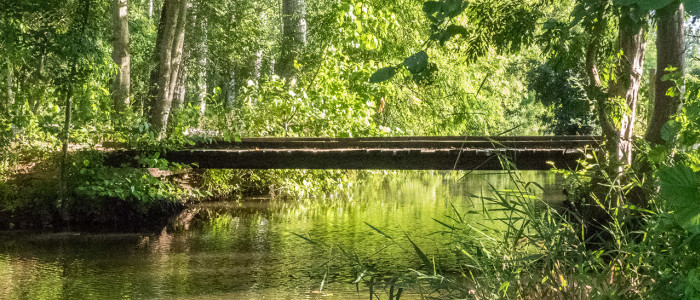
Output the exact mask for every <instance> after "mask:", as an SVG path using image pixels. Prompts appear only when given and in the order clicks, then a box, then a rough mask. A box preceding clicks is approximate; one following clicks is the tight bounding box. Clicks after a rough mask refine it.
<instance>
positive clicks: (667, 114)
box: [645, 1, 685, 145]
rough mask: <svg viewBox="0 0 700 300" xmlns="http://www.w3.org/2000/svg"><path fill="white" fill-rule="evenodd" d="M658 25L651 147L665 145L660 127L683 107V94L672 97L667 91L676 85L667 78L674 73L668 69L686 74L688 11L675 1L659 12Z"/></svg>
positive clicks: (650, 131)
mask: <svg viewBox="0 0 700 300" xmlns="http://www.w3.org/2000/svg"><path fill="white" fill-rule="evenodd" d="M656 15H657V16H658V25H657V29H656V31H657V34H656V35H657V40H656V50H657V59H656V61H657V65H656V69H657V72H658V73H657V76H656V99H654V115H653V116H652V119H651V123H650V124H649V126H648V128H647V132H646V136H645V138H646V140H647V141H648V142H649V143H651V144H652V145H658V144H662V145H663V144H665V141H664V140H663V138H661V128H662V127H663V126H664V124H666V122H668V120H669V119H670V118H671V116H672V115H673V114H675V113H676V112H677V111H678V108H679V107H680V105H681V95H680V92H679V91H675V92H674V93H672V95H670V94H669V93H668V91H669V90H670V89H672V88H676V85H675V82H673V81H671V80H665V79H664V76H665V75H669V74H671V73H672V72H669V71H667V68H669V67H672V68H675V69H676V71H677V72H680V73H681V74H682V73H683V72H684V68H685V65H684V61H683V54H684V52H685V34H684V31H685V29H684V22H685V9H684V8H683V4H682V3H680V2H679V1H674V2H673V3H671V4H669V5H668V6H666V7H664V8H662V9H659V10H657V11H656Z"/></svg>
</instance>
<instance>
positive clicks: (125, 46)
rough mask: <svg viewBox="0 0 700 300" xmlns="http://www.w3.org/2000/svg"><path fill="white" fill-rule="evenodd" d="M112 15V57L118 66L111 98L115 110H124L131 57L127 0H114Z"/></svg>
mask: <svg viewBox="0 0 700 300" xmlns="http://www.w3.org/2000/svg"><path fill="white" fill-rule="evenodd" d="M113 6H114V7H113V8H112V12H113V14H112V17H113V25H114V28H113V30H114V37H113V47H114V49H113V51H112V59H113V60H114V63H116V64H117V66H119V72H118V73H117V78H115V79H114V86H113V90H112V100H113V101H114V108H115V110H116V111H117V112H123V111H125V110H126V109H127V108H128V107H129V104H130V100H129V95H130V85H131V67H130V61H131V57H130V55H129V19H128V5H127V0H114V1H113Z"/></svg>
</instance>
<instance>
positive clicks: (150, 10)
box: [148, 0, 153, 19]
mask: <svg viewBox="0 0 700 300" xmlns="http://www.w3.org/2000/svg"><path fill="white" fill-rule="evenodd" d="M148 18H151V19H152V18H153V0H148Z"/></svg>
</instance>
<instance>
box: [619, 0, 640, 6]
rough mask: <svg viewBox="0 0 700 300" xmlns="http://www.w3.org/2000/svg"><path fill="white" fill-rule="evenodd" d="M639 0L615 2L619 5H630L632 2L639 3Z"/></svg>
mask: <svg viewBox="0 0 700 300" xmlns="http://www.w3.org/2000/svg"><path fill="white" fill-rule="evenodd" d="M637 2H639V0H614V1H613V4H615V5H617V6H628V5H632V4H637Z"/></svg>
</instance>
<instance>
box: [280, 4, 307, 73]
mask: <svg viewBox="0 0 700 300" xmlns="http://www.w3.org/2000/svg"><path fill="white" fill-rule="evenodd" d="M304 1H305V0H282V45H281V46H282V47H281V48H282V53H281V55H280V59H279V61H278V63H277V66H276V68H277V69H276V73H277V75H279V76H280V77H282V78H286V79H288V80H292V79H294V78H295V77H296V68H294V61H296V60H298V59H299V57H300V54H301V52H302V50H303V48H304V46H306V5H305V3H304Z"/></svg>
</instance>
